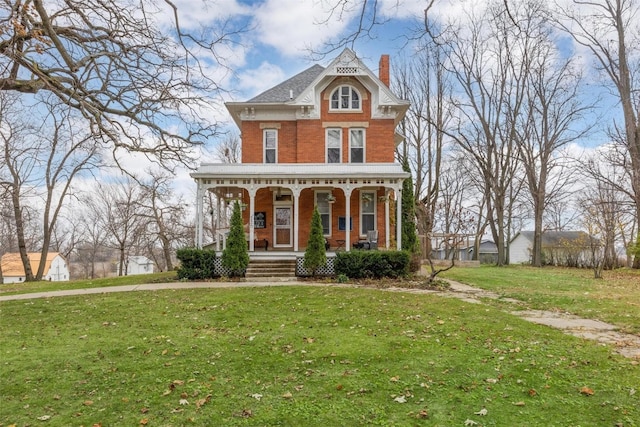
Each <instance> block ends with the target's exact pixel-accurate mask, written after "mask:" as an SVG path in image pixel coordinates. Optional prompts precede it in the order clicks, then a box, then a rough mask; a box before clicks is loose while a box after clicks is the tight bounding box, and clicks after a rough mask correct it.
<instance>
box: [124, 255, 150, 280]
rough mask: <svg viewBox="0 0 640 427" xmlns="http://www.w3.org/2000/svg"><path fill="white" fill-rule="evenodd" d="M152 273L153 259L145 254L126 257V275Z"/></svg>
mask: <svg viewBox="0 0 640 427" xmlns="http://www.w3.org/2000/svg"><path fill="white" fill-rule="evenodd" d="M151 273H153V261H151V260H150V259H149V258H147V257H145V256H141V255H139V256H130V257H129V258H128V259H127V276H130V275H133V274H151Z"/></svg>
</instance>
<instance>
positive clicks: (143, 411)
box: [140, 408, 149, 414]
mask: <svg viewBox="0 0 640 427" xmlns="http://www.w3.org/2000/svg"><path fill="white" fill-rule="evenodd" d="M140 412H142V413H143V414H146V413H147V412H149V408H142V409H140Z"/></svg>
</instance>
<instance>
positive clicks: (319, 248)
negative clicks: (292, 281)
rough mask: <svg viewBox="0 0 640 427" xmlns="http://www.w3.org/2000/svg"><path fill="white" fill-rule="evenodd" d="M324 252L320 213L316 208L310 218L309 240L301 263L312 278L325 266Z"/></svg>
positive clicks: (325, 256) (325, 254) (325, 255)
mask: <svg viewBox="0 0 640 427" xmlns="http://www.w3.org/2000/svg"><path fill="white" fill-rule="evenodd" d="M326 251H327V249H326V247H325V240H324V236H323V234H322V220H321V219H320V213H319V212H318V207H317V206H316V207H315V208H314V209H313V216H312V217H311V232H310V234H309V240H308V241H307V249H306V250H305V252H304V263H303V266H304V268H306V269H309V270H311V271H312V274H313V276H314V277H315V275H316V272H317V271H318V268H320V267H323V266H325V265H326V264H327V252H326Z"/></svg>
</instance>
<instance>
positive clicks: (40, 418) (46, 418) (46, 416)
mask: <svg viewBox="0 0 640 427" xmlns="http://www.w3.org/2000/svg"><path fill="white" fill-rule="evenodd" d="M38 419H39V420H40V421H48V420H50V419H51V415H43V416H41V417H38Z"/></svg>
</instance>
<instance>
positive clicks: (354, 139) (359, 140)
mask: <svg viewBox="0 0 640 427" xmlns="http://www.w3.org/2000/svg"><path fill="white" fill-rule="evenodd" d="M364 140H365V135H364V129H349V162H350V163H364V159H365V151H364V149H365V147H364V146H365V143H364Z"/></svg>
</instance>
